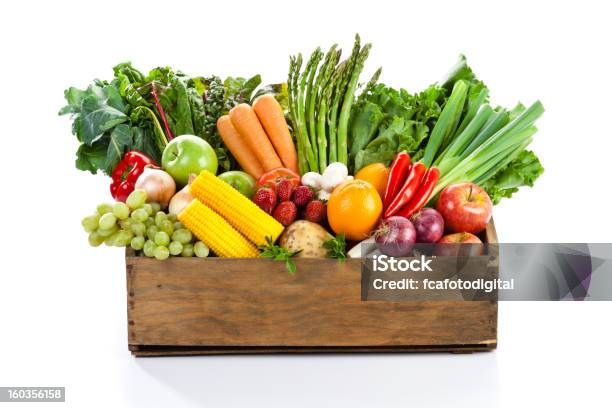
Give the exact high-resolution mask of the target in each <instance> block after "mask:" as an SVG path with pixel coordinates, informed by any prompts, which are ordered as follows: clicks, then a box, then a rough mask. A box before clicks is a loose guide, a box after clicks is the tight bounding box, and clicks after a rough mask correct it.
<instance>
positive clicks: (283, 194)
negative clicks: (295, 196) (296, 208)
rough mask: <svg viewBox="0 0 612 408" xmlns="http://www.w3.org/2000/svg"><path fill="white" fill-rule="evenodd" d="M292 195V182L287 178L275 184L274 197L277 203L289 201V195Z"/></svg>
mask: <svg viewBox="0 0 612 408" xmlns="http://www.w3.org/2000/svg"><path fill="white" fill-rule="evenodd" d="M292 193H293V182H292V181H291V180H289V179H287V178H284V179H281V180H280V181H279V182H278V183H277V184H276V195H277V196H278V201H281V202H283V201H289V200H291V194H292Z"/></svg>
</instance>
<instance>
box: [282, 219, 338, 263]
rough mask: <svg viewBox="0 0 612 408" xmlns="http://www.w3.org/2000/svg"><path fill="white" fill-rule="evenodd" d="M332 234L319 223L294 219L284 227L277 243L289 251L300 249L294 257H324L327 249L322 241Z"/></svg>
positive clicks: (329, 237) (330, 237) (328, 238)
mask: <svg viewBox="0 0 612 408" xmlns="http://www.w3.org/2000/svg"><path fill="white" fill-rule="evenodd" d="M332 238H333V236H332V235H331V234H330V233H329V232H327V230H326V229H325V228H323V227H322V226H320V225H319V224H315V223H314V222H310V221H305V220H301V221H296V222H294V223H293V224H291V225H289V226H288V227H287V228H285V231H284V232H283V234H282V235H281V236H280V240H279V245H280V246H282V247H284V248H287V249H288V250H290V251H297V250H299V249H301V250H302V252H300V253H299V254H297V255H296V257H299V258H325V257H326V256H327V249H325V248H323V243H324V242H325V241H328V240H330V239H332Z"/></svg>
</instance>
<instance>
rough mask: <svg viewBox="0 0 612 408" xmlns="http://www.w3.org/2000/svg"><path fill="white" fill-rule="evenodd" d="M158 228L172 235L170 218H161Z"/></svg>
mask: <svg viewBox="0 0 612 408" xmlns="http://www.w3.org/2000/svg"><path fill="white" fill-rule="evenodd" d="M159 229H160V230H162V231H164V232H165V233H166V234H168V235H169V236H172V233H173V232H174V224H173V223H172V221H170V220H163V221H162V222H161V225H160V226H159Z"/></svg>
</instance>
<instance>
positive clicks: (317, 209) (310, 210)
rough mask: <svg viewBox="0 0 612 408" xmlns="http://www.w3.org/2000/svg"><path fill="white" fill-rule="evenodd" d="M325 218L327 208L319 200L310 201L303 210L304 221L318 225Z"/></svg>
mask: <svg viewBox="0 0 612 408" xmlns="http://www.w3.org/2000/svg"><path fill="white" fill-rule="evenodd" d="M326 216H327V206H326V205H325V203H324V202H323V201H321V200H312V201H311V202H309V203H308V205H307V206H306V210H304V219H305V220H308V221H310V222H316V223H317V224H320V223H322V222H323V220H324V219H325V217H326Z"/></svg>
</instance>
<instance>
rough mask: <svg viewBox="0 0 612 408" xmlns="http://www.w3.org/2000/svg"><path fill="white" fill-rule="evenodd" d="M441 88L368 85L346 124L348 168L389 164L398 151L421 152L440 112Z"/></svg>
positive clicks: (420, 153)
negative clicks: (410, 89)
mask: <svg viewBox="0 0 612 408" xmlns="http://www.w3.org/2000/svg"><path fill="white" fill-rule="evenodd" d="M441 98H443V89H441V88H438V87H431V88H428V89H427V90H426V91H424V92H421V93H419V94H416V95H412V94H410V93H408V91H406V90H405V89H400V90H396V89H393V88H390V87H388V86H386V85H384V84H377V85H373V86H370V87H368V88H367V89H366V90H365V91H364V93H362V94H361V95H360V97H359V99H358V101H357V103H356V105H355V108H354V109H353V114H352V116H351V122H350V127H349V134H350V137H349V139H350V141H351V149H350V158H351V168H352V169H353V170H354V171H355V172H356V171H358V170H359V169H361V168H362V167H364V166H367V165H368V164H371V163H384V164H386V165H388V164H389V163H390V162H391V161H392V160H393V158H394V157H395V155H396V153H397V152H400V151H406V152H408V153H409V154H410V155H412V156H413V157H420V156H422V144H423V141H424V140H425V138H427V136H428V135H429V129H430V127H431V126H432V124H433V123H435V120H436V119H437V118H438V115H439V114H440V106H439V104H438V100H439V99H441Z"/></svg>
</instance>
